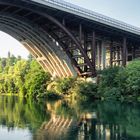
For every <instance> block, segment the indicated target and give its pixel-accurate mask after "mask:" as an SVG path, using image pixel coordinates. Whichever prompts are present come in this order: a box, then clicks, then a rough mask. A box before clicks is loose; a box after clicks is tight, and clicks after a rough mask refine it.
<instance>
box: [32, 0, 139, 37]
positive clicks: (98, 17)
mask: <svg viewBox="0 0 140 140" xmlns="http://www.w3.org/2000/svg"><path fill="white" fill-rule="evenodd" d="M30 1H33V2H37V3H39V4H43V5H46V6H49V7H52V8H55V9H58V10H62V11H64V12H68V13H71V14H74V15H77V16H80V17H82V18H86V19H89V20H92V21H96V22H98V23H102V24H105V25H108V26H112V27H115V28H117V29H121V30H124V31H127V32H131V33H134V34H136V35H140V28H138V27H135V26H132V25H130V24H127V23H125V22H122V21H119V20H116V19H113V18H110V17H107V16H105V15H102V14H99V13H96V12H93V11H91V10H88V9H85V8H82V7H80V6H76V5H74V4H71V3H68V2H65V1H63V0H30Z"/></svg>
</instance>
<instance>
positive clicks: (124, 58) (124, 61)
mask: <svg viewBox="0 0 140 140" xmlns="http://www.w3.org/2000/svg"><path fill="white" fill-rule="evenodd" d="M126 41H127V39H126V37H124V38H123V49H122V51H123V52H122V65H123V66H124V67H125V66H126V56H127V46H126V45H127V44H126V43H127V42H126Z"/></svg>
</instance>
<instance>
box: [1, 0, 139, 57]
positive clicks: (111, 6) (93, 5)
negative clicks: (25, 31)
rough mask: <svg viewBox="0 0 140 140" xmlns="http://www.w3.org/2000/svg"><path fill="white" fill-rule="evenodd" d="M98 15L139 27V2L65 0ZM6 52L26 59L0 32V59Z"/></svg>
mask: <svg viewBox="0 0 140 140" xmlns="http://www.w3.org/2000/svg"><path fill="white" fill-rule="evenodd" d="M65 1H67V2H70V3H73V4H76V5H79V6H81V7H84V8H87V9H90V10H93V11H95V12H98V13H100V14H103V15H106V16H109V17H112V18H115V19H118V20H121V21H124V22H126V23H128V24H131V25H134V26H137V27H140V0H65ZM8 51H10V52H11V53H12V54H14V55H15V56H17V55H21V56H22V57H23V58H27V56H28V54H29V53H28V51H27V50H26V49H25V48H24V47H23V46H22V45H21V44H20V43H19V42H18V41H16V40H15V39H14V38H12V37H11V36H9V35H7V34H5V33H3V32H0V57H6V56H7V53H8Z"/></svg>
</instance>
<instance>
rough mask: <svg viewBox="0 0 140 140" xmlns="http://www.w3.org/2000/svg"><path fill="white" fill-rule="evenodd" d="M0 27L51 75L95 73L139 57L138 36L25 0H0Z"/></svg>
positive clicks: (94, 74)
mask: <svg viewBox="0 0 140 140" xmlns="http://www.w3.org/2000/svg"><path fill="white" fill-rule="evenodd" d="M0 30H2V31H4V32H6V33H8V34H10V35H11V36H13V37H14V38H16V39H17V40H19V41H20V42H21V43H22V44H23V45H24V46H25V47H26V48H27V49H28V50H29V51H30V52H31V54H32V55H33V56H34V57H35V58H36V59H37V61H38V62H39V63H40V65H41V66H42V67H43V69H44V70H46V71H48V72H50V74H51V75H52V76H55V77H70V76H86V77H89V76H96V71H97V70H100V69H103V68H105V67H108V66H114V65H123V66H125V65H126V63H127V61H131V60H132V59H135V58H137V57H139V56H140V52H139V47H140V37H139V36H137V35H135V34H132V33H128V32H125V31H123V30H119V29H116V28H113V27H109V26H106V25H103V24H100V23H97V22H93V21H89V20H87V19H83V18H80V17H78V16H74V15H72V14H69V13H66V12H63V11H59V10H56V9H52V8H49V7H47V6H43V5H39V4H38V5H37V4H36V3H33V2H31V1H28V0H27V1H26V0H25V1H22V0H14V1H13V2H12V3H11V2H10V0H0Z"/></svg>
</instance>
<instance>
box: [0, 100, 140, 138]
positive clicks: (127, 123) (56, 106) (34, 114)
mask: <svg viewBox="0 0 140 140" xmlns="http://www.w3.org/2000/svg"><path fill="white" fill-rule="evenodd" d="M139 108H140V104H138V103H137V104H130V103H129V104H122V103H119V102H96V103H83V102H82V103H74V102H67V101H57V102H48V101H47V103H46V102H45V101H41V102H36V101H30V100H24V99H21V98H18V97H14V98H11V97H0V112H1V113H0V136H1V138H0V139H9V136H11V134H12V136H13V137H14V138H17V139H20V135H21V134H22V136H24V135H25V131H26V132H27V134H26V135H25V137H21V139H22V140H139V139H140V133H139V130H140V123H139V122H140V117H139V116H140V110H139ZM6 129H7V132H6V131H5V130H6ZM18 130H20V133H19V131H18ZM22 131H23V133H22ZM3 132H6V133H5V135H2V134H3ZM11 139H12V137H11Z"/></svg>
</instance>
